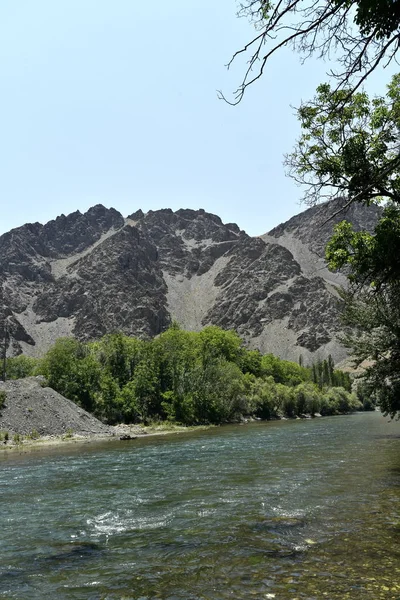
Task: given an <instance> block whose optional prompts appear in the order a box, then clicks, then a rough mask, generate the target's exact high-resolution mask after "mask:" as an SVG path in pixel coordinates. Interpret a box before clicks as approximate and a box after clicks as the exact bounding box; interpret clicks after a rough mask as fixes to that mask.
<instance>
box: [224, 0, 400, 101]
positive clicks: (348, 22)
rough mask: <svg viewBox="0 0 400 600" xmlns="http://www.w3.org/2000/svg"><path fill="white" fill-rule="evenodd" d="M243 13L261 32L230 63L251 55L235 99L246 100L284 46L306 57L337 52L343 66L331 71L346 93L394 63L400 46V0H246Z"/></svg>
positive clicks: (321, 56) (328, 55) (242, 6)
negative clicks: (269, 63)
mask: <svg viewBox="0 0 400 600" xmlns="http://www.w3.org/2000/svg"><path fill="white" fill-rule="evenodd" d="M239 16H242V17H247V18H249V19H250V20H251V22H252V23H253V24H254V25H255V28H256V30H257V33H256V35H255V36H254V37H253V39H251V40H250V41H249V42H247V43H246V44H245V45H244V46H243V48H241V49H240V50H238V51H237V52H236V53H235V54H234V55H233V57H232V59H231V61H230V62H229V64H228V67H229V66H230V65H231V64H232V62H233V61H234V60H235V59H236V58H237V57H238V56H239V55H241V54H244V55H245V56H246V57H247V58H248V66H247V68H246V71H245V73H244V77H243V79H242V83H241V84H240V85H239V87H238V89H237V90H236V92H235V95H234V101H233V102H230V104H238V103H239V102H240V101H241V100H242V98H243V95H244V93H245V92H246V89H247V88H248V87H249V86H250V85H252V84H253V83H254V82H255V81H257V80H258V79H259V78H260V77H262V75H263V73H264V70H265V68H266V66H267V64H268V61H269V60H270V59H271V57H272V56H273V55H274V54H276V53H277V52H279V51H280V50H281V49H282V48H283V47H285V46H289V47H292V48H293V49H294V50H295V51H297V52H299V54H300V56H301V58H302V60H303V61H304V60H306V59H307V58H309V57H311V56H314V55H316V56H317V57H319V58H330V57H332V56H335V58H336V60H337V62H338V68H337V70H335V71H330V76H331V77H332V78H333V79H334V80H335V89H336V90H338V91H340V90H343V89H345V88H346V89H347V91H346V96H345V98H349V97H350V96H351V95H352V94H354V93H355V92H356V91H357V90H358V89H359V88H360V86H361V85H362V83H363V82H364V81H365V80H366V79H367V77H368V76H369V75H370V74H371V73H372V72H373V71H374V70H375V69H376V68H377V67H378V66H379V65H385V66H386V65H387V64H388V63H390V62H391V61H392V60H393V59H394V58H395V56H396V53H397V51H398V48H399V24H400V0H312V1H311V2H310V1H308V0H275V1H272V0H244V1H243V2H242V3H241V5H240V10H239ZM220 96H221V97H222V98H224V99H225V97H224V96H223V94H222V93H221V94H220ZM343 100H344V98H341V102H343Z"/></svg>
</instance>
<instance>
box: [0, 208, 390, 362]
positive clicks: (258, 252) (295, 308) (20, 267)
mask: <svg viewBox="0 0 400 600" xmlns="http://www.w3.org/2000/svg"><path fill="white" fill-rule="evenodd" d="M344 204H345V202H344V201H343V200H334V201H331V202H328V203H325V204H323V205H319V206H316V207H314V208H310V209H308V210H306V211H304V212H303V213H301V214H300V215H297V216H295V217H293V218H292V219H290V220H289V221H287V222H286V223H283V224H282V225H279V226H278V227H276V228H275V229H273V230H272V231H270V232H269V233H267V234H265V235H263V236H261V237H258V238H254V237H250V236H248V235H247V234H246V233H245V232H244V231H241V230H240V229H239V227H238V226H237V225H236V224H234V223H226V224H224V223H223V222H222V221H221V219H220V218H219V217H218V216H216V215H213V214H210V213H206V212H205V211H204V210H190V209H181V210H178V211H176V212H173V211H172V210H170V209H163V210H157V211H149V212H148V213H146V214H144V213H143V212H142V211H141V210H140V209H139V210H137V211H135V212H134V213H133V214H131V215H129V216H128V217H127V218H124V217H123V216H122V215H121V214H120V213H119V212H117V211H116V210H114V209H107V208H105V207H104V206H101V205H97V206H94V207H93V208H91V209H89V210H88V211H87V212H86V213H84V214H81V213H80V212H79V211H77V212H75V213H72V214H70V215H67V216H64V215H61V216H60V217H58V218H57V219H55V220H54V221H50V222H48V223H46V224H45V225H41V224H40V223H33V224H27V225H24V226H23V227H19V228H17V229H13V230H12V231H10V232H8V233H6V234H4V235H2V236H1V237H0V282H1V288H0V313H1V314H0V336H1V337H2V338H3V336H4V329H3V328H4V325H3V324H4V321H5V319H4V317H7V323H8V330H9V333H10V343H9V347H8V353H9V354H17V353H20V352H24V353H26V354H29V355H34V356H40V355H42V354H43V353H44V352H45V351H46V350H47V349H48V348H49V347H50V346H51V345H52V344H53V343H54V341H55V340H56V339H57V338H58V337H62V336H71V335H73V336H76V337H77V338H79V339H82V340H89V339H94V338H97V337H99V336H101V335H103V334H105V333H108V332H114V331H122V332H124V333H126V334H129V335H135V336H140V337H152V336H155V335H157V334H159V333H161V332H162V331H164V330H165V329H166V328H167V327H168V326H169V324H170V323H171V321H172V320H176V321H178V322H179V323H180V324H181V325H182V327H184V328H185V329H189V330H194V331H197V330H199V329H201V328H202V327H203V326H205V325H208V324H215V325H219V326H221V327H223V328H225V329H235V330H236V331H237V332H238V333H239V334H240V335H241V336H242V337H243V338H244V339H245V341H246V343H247V344H248V345H249V346H250V347H253V348H259V349H260V350H261V351H262V352H274V353H275V354H277V355H279V356H281V357H283V358H289V359H292V360H298V359H299V356H300V355H301V356H302V357H303V359H304V360H305V361H307V360H309V359H310V358H313V357H324V356H326V355H328V354H332V356H333V357H334V358H335V359H336V360H340V359H341V358H344V357H345V350H344V348H343V347H341V346H340V344H339V342H338V341H337V339H336V336H337V334H338V333H339V332H340V328H341V325H340V319H339V313H340V299H339V296H338V294H337V287H338V286H340V285H345V283H346V279H345V277H344V275H341V274H333V273H330V272H329V271H328V269H327V268H326V263H325V261H324V258H323V256H324V247H325V244H326V242H327V241H328V239H329V237H330V235H331V233H332V229H333V226H334V225H335V224H336V223H337V222H339V221H341V220H342V219H344V218H346V219H348V220H349V221H351V222H353V224H354V226H355V228H356V229H368V230H372V229H373V227H374V224H375V223H376V220H377V217H378V214H379V209H378V208H376V207H364V206H361V205H354V206H353V205H352V206H350V207H349V208H347V209H346V210H343V211H342V212H339V209H341V208H343V206H344Z"/></svg>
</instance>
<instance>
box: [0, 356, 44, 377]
mask: <svg viewBox="0 0 400 600" xmlns="http://www.w3.org/2000/svg"><path fill="white" fill-rule="evenodd" d="M39 363H40V360H39V359H38V358H32V357H30V356H25V355H24V354H20V355H19V356H14V357H12V358H11V357H10V358H7V361H6V375H7V379H21V377H29V376H30V375H33V374H34V372H35V369H36V367H37V366H38V364H39ZM2 377H3V363H2V362H1V364H0V378H2Z"/></svg>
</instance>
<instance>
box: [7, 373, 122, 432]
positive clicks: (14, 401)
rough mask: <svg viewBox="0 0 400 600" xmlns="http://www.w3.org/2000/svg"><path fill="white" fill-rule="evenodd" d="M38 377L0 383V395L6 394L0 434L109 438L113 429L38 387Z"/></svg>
mask: <svg viewBox="0 0 400 600" xmlns="http://www.w3.org/2000/svg"><path fill="white" fill-rule="evenodd" d="M42 385H43V379H42V378H41V377H27V378H25V379H17V380H13V381H11V380H10V381H7V382H5V383H4V382H0V393H1V392H2V391H4V392H5V393H6V400H5V405H4V407H3V408H1V409H0V431H8V432H9V433H10V434H14V433H19V434H23V435H27V434H30V433H31V432H32V431H34V430H36V431H37V432H38V433H39V434H40V435H63V434H65V433H67V432H72V433H74V434H78V435H83V436H91V435H95V434H97V435H99V434H102V435H112V434H113V429H112V428H111V427H109V426H108V425H104V424H103V423H101V422H100V421H99V420H98V419H96V418H95V417H93V416H92V415H91V414H89V413H88V412H86V411H85V410H83V409H82V408H80V407H79V406H77V405H76V404H75V403H74V402H71V400H67V398H64V396H62V395H61V394H59V393H58V392H55V391H54V390H53V389H51V388H49V387H42Z"/></svg>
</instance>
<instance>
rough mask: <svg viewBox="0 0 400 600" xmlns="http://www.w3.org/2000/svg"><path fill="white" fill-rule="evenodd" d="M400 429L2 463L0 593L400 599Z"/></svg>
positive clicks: (135, 444) (104, 448) (96, 448)
mask: <svg viewBox="0 0 400 600" xmlns="http://www.w3.org/2000/svg"><path fill="white" fill-rule="evenodd" d="M399 484H400V422H398V421H397V422H388V419H386V418H384V417H382V415H380V414H379V413H361V414H355V415H351V416H342V417H326V418H320V419H313V420H304V421H279V422H269V423H254V424H248V425H242V426H240V425H236V426H226V427H221V428H215V429H211V430H208V431H198V432H193V433H188V434H183V435H171V436H163V437H159V438H148V439H140V440H135V441H131V442H115V443H114V442H107V443H103V444H93V445H74V446H72V447H69V448H65V447H63V448H62V449H58V450H54V449H52V450H47V451H41V452H35V453H30V454H22V455H17V454H9V455H4V456H3V455H2V456H1V457H0V598H7V600H8V599H15V598H17V599H21V600H29V599H43V598H47V599H49V600H53V598H54V599H55V598H57V599H59V600H64V599H65V600H66V599H68V600H70V599H76V600H100V599H102V600H117V599H118V600H122V599H124V600H149V599H153V598H160V599H164V600H197V599H210V600H211V599H212V600H219V599H221V600H222V599H227V598H232V599H235V600H237V599H248V598H256V599H265V598H275V599H276V600H289V599H290V600H295V599H303V598H306V599H308V600H312V599H318V600H319V599H325V598H326V599H328V600H335V599H340V600H343V599H345V598H351V599H353V598H354V599H356V600H363V599H364V598H365V599H371V600H376V599H378V598H385V599H389V598H393V599H399V598H400V550H399V541H400V502H399V501H400V486H399Z"/></svg>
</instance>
